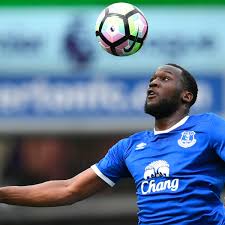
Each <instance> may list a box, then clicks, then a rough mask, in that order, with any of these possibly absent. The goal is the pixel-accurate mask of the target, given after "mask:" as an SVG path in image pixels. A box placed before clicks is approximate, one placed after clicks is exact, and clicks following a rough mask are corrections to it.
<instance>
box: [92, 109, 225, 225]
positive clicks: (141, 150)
mask: <svg viewBox="0 0 225 225" xmlns="http://www.w3.org/2000/svg"><path fill="white" fill-rule="evenodd" d="M224 161H225V120H224V119H222V118H221V117H219V116H217V115H215V114H212V113H207V114H201V115H192V116H187V117H185V118H183V119H182V120H181V121H180V122H179V123H177V124H176V125H174V126H173V127H171V128H170V129H168V130H165V131H158V132H157V131H143V132H139V133H136V134H134V135H132V136H130V137H128V138H125V139H122V140H120V141H119V142H118V143H117V144H115V145H114V146H113V147H112V148H111V149H110V150H109V151H108V153H107V154H106V155H105V157H104V158H103V159H102V160H100V161H99V162H98V163H97V164H95V165H93V166H92V169H93V170H94V171H95V172H96V173H97V175H98V176H99V177H101V178H102V179H103V180H104V181H105V182H107V183H108V184H109V185H111V186H113V185H114V184H115V183H116V182H117V181H118V180H119V179H120V178H122V177H132V178H133V179H134V181H135V185H136V194H137V205H138V208H139V212H138V219H139V224H140V225H147V224H148V225H169V224H170V225H222V224H225V209H224V206H223V204H222V202H221V200H220V194H221V191H222V189H223V187H224V183H225V162H224Z"/></svg>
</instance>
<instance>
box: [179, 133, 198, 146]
mask: <svg viewBox="0 0 225 225" xmlns="http://www.w3.org/2000/svg"><path fill="white" fill-rule="evenodd" d="M177 142H178V145H180V146H181V147H183V148H189V147H191V146H193V145H194V144H195V143H196V142H197V140H196V139H195V132H194V131H183V132H182V133H181V138H180V139H179V140H178V141H177Z"/></svg>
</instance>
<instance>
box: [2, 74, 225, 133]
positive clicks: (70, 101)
mask: <svg viewBox="0 0 225 225" xmlns="http://www.w3.org/2000/svg"><path fill="white" fill-rule="evenodd" d="M148 79H149V77H146V76H143V75H141V74H140V76H139V78H137V77H128V76H126V75H124V76H122V77H118V76H117V77H115V76H112V77H107V78H105V79H96V78H94V79H93V78H91V77H90V76H87V77H83V78H81V77H80V78H76V77H71V76H68V77H66V76H64V77H61V78H59V77H48V78H47V77H45V78H31V77H20V78H9V77H5V78H3V77H1V78H0V121H1V128H0V131H1V130H4V131H6V130H10V129H12V130H13V131H16V130H17V129H19V130H20V131H22V130H25V131H30V130H32V131H34V130H36V129H40V130H47V131H52V130H54V131H68V130H71V131H82V130H84V131H88V130H90V129H92V128H93V129H94V130H107V131H110V130H119V131H123V130H128V129H149V128H152V122H153V120H152V118H150V117H149V116H147V115H145V114H144V112H143V109H144V102H145V95H146V88H147V84H148ZM198 81H199V90H200V93H199V100H198V102H197V104H196V106H195V107H194V108H193V111H194V112H196V113H200V112H204V111H213V112H217V113H221V112H222V110H223V109H224V105H223V102H222V96H223V88H222V83H223V82H224V79H222V77H221V76H218V75H216V74H215V76H214V77H210V76H204V77H203V76H201V77H200V78H199V79H198ZM4 124H5V126H4ZM55 129H56V130H55Z"/></svg>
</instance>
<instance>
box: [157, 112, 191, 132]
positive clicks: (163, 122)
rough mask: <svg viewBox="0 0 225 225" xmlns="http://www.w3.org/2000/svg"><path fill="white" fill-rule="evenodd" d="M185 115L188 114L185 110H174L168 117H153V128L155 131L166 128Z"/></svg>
mask: <svg viewBox="0 0 225 225" xmlns="http://www.w3.org/2000/svg"><path fill="white" fill-rule="evenodd" d="M187 115H188V113H187V112H186V113H180V112H175V113H174V114H173V115H170V116H168V117H163V118H160V119H155V130H156V131H160V130H167V129H169V128H170V127H172V126H173V125H175V124H176V123H178V122H179V121H180V120H182V119H183V118H184V117H185V116H187Z"/></svg>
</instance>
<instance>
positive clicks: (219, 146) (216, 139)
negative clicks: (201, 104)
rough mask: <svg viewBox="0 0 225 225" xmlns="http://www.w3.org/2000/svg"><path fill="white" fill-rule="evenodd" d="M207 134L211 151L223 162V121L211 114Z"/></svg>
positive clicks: (224, 153)
mask: <svg viewBox="0 0 225 225" xmlns="http://www.w3.org/2000/svg"><path fill="white" fill-rule="evenodd" d="M209 132H210V137H211V144H212V147H213V149H215V151H216V152H217V154H218V155H219V156H220V158H221V159H223V160H224V161H225V120H224V119H223V118H222V117H219V116H217V115H215V114H212V117H211V129H209Z"/></svg>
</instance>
